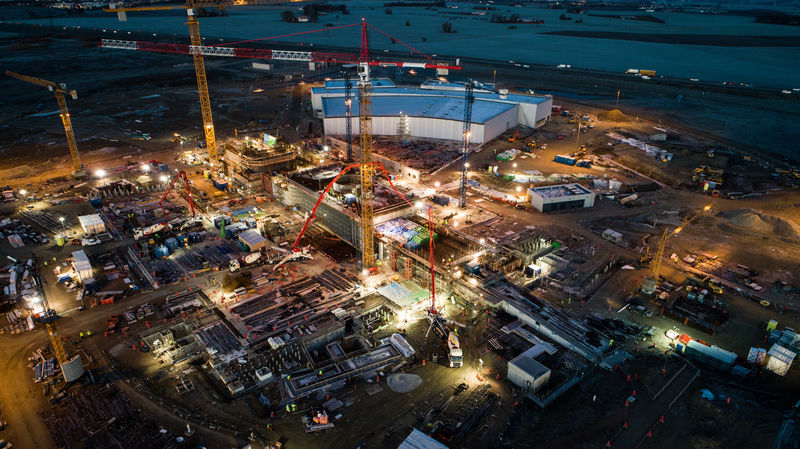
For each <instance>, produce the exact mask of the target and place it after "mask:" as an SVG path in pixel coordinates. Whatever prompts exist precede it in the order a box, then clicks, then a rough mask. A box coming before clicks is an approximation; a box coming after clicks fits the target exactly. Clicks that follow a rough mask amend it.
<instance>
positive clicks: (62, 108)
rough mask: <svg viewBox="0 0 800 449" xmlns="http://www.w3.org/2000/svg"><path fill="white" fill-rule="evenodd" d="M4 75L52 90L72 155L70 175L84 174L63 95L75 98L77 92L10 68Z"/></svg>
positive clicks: (79, 175)
mask: <svg viewBox="0 0 800 449" xmlns="http://www.w3.org/2000/svg"><path fill="white" fill-rule="evenodd" d="M6 75H8V76H10V77H13V78H17V79H19V80H22V81H25V82H27V83H31V84H35V85H37V86H41V87H45V88H47V90H49V91H50V92H53V95H55V97H56V102H57V103H58V109H59V116H60V117H61V122H62V123H63V125H64V134H66V136H67V145H68V146H69V154H70V156H72V176H74V177H76V178H80V177H84V176H86V170H84V167H83V164H82V163H81V157H80V155H79V154H78V144H76V143H75V134H74V133H73V132H72V120H70V117H69V110H68V109H67V101H66V99H65V98H64V95H65V94H68V95H69V96H70V97H72V99H73V100H76V99H77V98H78V93H77V92H76V91H75V90H74V89H73V90H67V86H66V85H65V84H58V83H54V82H53V81H47V80H44V79H41V78H35V77H33V76H27V75H20V74H19V73H16V72H12V71H10V70H6Z"/></svg>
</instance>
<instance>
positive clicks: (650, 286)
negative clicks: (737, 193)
mask: <svg viewBox="0 0 800 449" xmlns="http://www.w3.org/2000/svg"><path fill="white" fill-rule="evenodd" d="M710 210H711V205H708V206H705V207H703V209H702V210H701V211H699V212H697V213H695V214H694V215H692V216H690V217H686V218H685V219H684V220H683V222H682V223H681V225H680V226H678V227H677V228H675V229H674V230H673V231H672V232H670V231H669V228H664V233H663V234H662V235H661V238H660V239H659V240H658V245H657V247H656V248H657V249H656V254H655V256H653V260H652V265H651V267H650V275H649V276H647V277H645V278H644V280H642V286H641V288H640V291H641V292H642V293H643V294H644V295H647V296H652V295H653V294H654V293H655V292H656V288H657V287H658V281H659V276H660V273H661V258H662V256H663V255H664V248H665V247H666V246H667V241H668V240H669V238H670V237H672V236H674V235H678V234H680V233H681V231H683V230H684V229H686V226H688V225H690V224H691V223H692V222H693V221H695V220H696V219H697V218H698V217H700V216H701V215H703V214H705V213H706V212H708V211H710ZM649 252H650V250H649V248H648V250H647V253H648V254H649Z"/></svg>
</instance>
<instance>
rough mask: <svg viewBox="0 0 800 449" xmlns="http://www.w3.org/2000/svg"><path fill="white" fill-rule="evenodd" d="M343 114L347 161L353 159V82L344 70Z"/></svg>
mask: <svg viewBox="0 0 800 449" xmlns="http://www.w3.org/2000/svg"><path fill="white" fill-rule="evenodd" d="M343 73H344V114H345V120H347V122H346V123H345V138H346V140H347V162H352V161H353V123H352V122H351V121H350V119H351V116H352V106H353V99H352V97H353V83H352V82H350V74H349V73H348V72H347V70H345V71H344V72H343Z"/></svg>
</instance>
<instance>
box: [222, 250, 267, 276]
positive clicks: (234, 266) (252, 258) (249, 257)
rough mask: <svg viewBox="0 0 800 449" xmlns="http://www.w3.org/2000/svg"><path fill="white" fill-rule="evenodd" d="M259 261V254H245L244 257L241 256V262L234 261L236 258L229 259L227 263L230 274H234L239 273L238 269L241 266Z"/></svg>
mask: <svg viewBox="0 0 800 449" xmlns="http://www.w3.org/2000/svg"><path fill="white" fill-rule="evenodd" d="M259 260H261V253H259V252H253V253H250V254H245V255H244V256H242V257H241V261H240V260H239V259H236V258H234V259H231V261H230V262H229V264H228V266H229V267H230V269H231V272H236V271H239V268H241V267H242V265H245V266H247V265H253V264H254V263H256V262H258V261H259Z"/></svg>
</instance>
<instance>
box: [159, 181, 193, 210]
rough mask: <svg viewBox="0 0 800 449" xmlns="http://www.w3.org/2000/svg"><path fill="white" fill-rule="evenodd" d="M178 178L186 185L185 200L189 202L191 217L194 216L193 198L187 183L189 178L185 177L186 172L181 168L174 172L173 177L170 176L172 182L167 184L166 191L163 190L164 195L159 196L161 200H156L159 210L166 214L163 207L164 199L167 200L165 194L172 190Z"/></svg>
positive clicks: (167, 194)
mask: <svg viewBox="0 0 800 449" xmlns="http://www.w3.org/2000/svg"><path fill="white" fill-rule="evenodd" d="M178 179H182V180H183V182H184V184H185V185H186V202H188V203H189V209H190V210H191V211H192V218H194V216H195V215H196V212H195V211H196V207H195V205H194V200H193V199H192V188H191V186H190V185H189V179H188V178H187V177H186V172H184V171H183V170H181V171H179V172H178V173H176V174H175V177H174V178H172V182H171V183H170V184H169V188H168V189H167V191H166V192H164V196H162V197H161V201H159V202H158V207H160V208H161V210H163V211H164V213H165V214H167V210H166V209H164V201H166V200H167V196H169V194H170V192H172V189H173V188H175V182H176V181H177V180H178Z"/></svg>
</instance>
